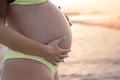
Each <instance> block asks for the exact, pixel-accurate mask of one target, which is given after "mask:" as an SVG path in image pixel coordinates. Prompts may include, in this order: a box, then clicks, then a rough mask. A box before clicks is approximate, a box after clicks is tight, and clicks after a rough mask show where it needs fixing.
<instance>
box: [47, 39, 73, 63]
mask: <svg viewBox="0 0 120 80" xmlns="http://www.w3.org/2000/svg"><path fill="white" fill-rule="evenodd" d="M64 40H65V38H64V37H62V38H59V39H56V40H54V41H52V42H50V43H48V44H47V45H46V52H47V53H46V54H45V59H47V60H48V61H50V62H51V63H52V64H54V65H57V63H59V62H64V58H67V57H68V52H70V51H71V50H70V49H62V48H60V47H59V46H58V44H60V43H61V42H63V41H64Z"/></svg>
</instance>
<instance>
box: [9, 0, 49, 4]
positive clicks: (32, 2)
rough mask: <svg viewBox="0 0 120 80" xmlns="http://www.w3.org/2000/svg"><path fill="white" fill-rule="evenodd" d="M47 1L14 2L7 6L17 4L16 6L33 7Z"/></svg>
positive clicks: (27, 0) (20, 0)
mask: <svg viewBox="0 0 120 80" xmlns="http://www.w3.org/2000/svg"><path fill="white" fill-rule="evenodd" d="M45 1H47V0H15V1H14V2H12V3H10V4H9V5H13V4H18V5H34V4H41V3H43V2H45Z"/></svg>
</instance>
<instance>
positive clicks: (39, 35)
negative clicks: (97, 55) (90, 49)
mask: <svg viewBox="0 0 120 80" xmlns="http://www.w3.org/2000/svg"><path fill="white" fill-rule="evenodd" d="M8 10H9V11H8V26H10V27H11V28H12V29H14V30H16V31H18V32H19V33H20V34H22V35H24V36H26V37H28V38H30V39H32V40H34V41H37V42H40V43H43V44H45V45H53V44H54V42H53V43H52V42H51V41H54V40H56V39H58V38H60V37H62V36H64V35H65V36H67V39H66V40H64V41H63V42H61V41H56V42H58V44H59V47H60V48H61V49H69V48H70V47H71V31H70V27H69V24H68V23H67V21H66V19H65V17H64V15H63V14H62V13H61V12H60V11H59V9H58V8H57V7H56V6H54V5H53V4H52V3H51V2H49V1H47V2H45V3H43V4H40V5H32V6H20V5H12V6H9V8H8ZM54 47H56V45H54ZM60 48H59V49H60ZM49 51H50V50H49ZM67 53H68V51H67V52H65V51H63V54H67ZM33 54H34V53H33ZM43 54H44V53H43ZM51 54H52V51H51ZM2 80H58V76H57V73H56V74H55V75H52V73H51V71H50V69H49V68H48V67H47V66H46V65H44V64H42V63H40V62H38V61H34V60H31V59H11V60H7V61H6V62H5V63H4V66H3V74H2Z"/></svg>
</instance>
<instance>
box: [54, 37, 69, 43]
mask: <svg viewBox="0 0 120 80" xmlns="http://www.w3.org/2000/svg"><path fill="white" fill-rule="evenodd" d="M66 39H67V36H63V37H61V38H59V39H57V40H56V43H57V44H59V43H61V42H62V41H64V40H66Z"/></svg>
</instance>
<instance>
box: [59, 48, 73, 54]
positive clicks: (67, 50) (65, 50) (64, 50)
mask: <svg viewBox="0 0 120 80" xmlns="http://www.w3.org/2000/svg"><path fill="white" fill-rule="evenodd" d="M61 50H62V54H65V53H68V52H70V51H71V49H61Z"/></svg>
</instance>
